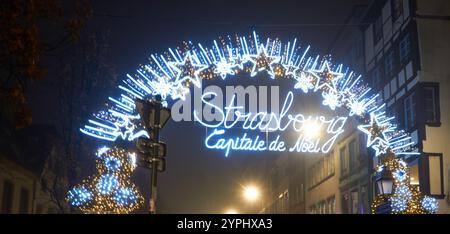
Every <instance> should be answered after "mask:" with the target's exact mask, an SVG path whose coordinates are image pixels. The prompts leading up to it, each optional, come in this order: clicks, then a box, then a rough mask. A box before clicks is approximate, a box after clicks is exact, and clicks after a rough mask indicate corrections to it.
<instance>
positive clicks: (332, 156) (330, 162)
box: [328, 151, 334, 175]
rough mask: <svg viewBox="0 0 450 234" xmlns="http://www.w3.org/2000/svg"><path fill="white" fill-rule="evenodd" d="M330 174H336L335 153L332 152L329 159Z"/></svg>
mask: <svg viewBox="0 0 450 234" xmlns="http://www.w3.org/2000/svg"><path fill="white" fill-rule="evenodd" d="M328 174H330V175H331V174H334V152H333V151H331V153H330V156H329V158H328Z"/></svg>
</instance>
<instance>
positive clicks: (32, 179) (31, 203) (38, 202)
mask: <svg viewBox="0 0 450 234" xmlns="http://www.w3.org/2000/svg"><path fill="white" fill-rule="evenodd" d="M0 168H1V170H0V209H1V210H0V213H2V214H43V213H45V214H52V213H56V212H57V208H56V206H55V203H54V202H53V200H52V199H51V198H50V195H49V194H48V192H44V190H43V189H42V187H41V180H40V178H39V177H38V176H36V174H35V173H34V172H32V171H30V170H28V169H26V168H24V167H23V166H21V165H20V164H17V163H15V162H13V161H11V160H8V159H7V158H6V157H3V156H0Z"/></svg>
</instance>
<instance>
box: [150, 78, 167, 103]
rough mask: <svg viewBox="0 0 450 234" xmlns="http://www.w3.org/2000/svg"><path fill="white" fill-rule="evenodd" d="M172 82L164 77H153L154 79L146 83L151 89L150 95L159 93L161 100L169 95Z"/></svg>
mask: <svg viewBox="0 0 450 234" xmlns="http://www.w3.org/2000/svg"><path fill="white" fill-rule="evenodd" d="M172 83H173V82H170V81H169V79H168V78H166V77H155V79H154V80H152V81H150V82H149V83H148V84H149V85H150V88H151V89H152V95H158V94H159V95H161V98H162V99H163V100H165V99H166V97H167V96H168V95H170V92H171V87H172Z"/></svg>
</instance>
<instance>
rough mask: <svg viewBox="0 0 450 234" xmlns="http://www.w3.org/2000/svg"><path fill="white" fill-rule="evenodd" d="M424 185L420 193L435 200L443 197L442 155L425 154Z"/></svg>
mask: <svg viewBox="0 0 450 234" xmlns="http://www.w3.org/2000/svg"><path fill="white" fill-rule="evenodd" d="M424 157H425V160H424V161H423V162H424V164H425V165H424V166H425V174H426V176H425V178H424V179H425V185H421V187H422V191H424V192H425V194H427V195H431V196H435V197H437V198H443V197H444V173H443V159H442V157H443V155H442V154H440V153H425V155H424Z"/></svg>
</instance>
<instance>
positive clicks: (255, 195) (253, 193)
mask: <svg viewBox="0 0 450 234" xmlns="http://www.w3.org/2000/svg"><path fill="white" fill-rule="evenodd" d="M243 195H244V198H245V200H247V201H249V202H255V201H257V200H258V199H259V197H260V195H261V192H260V191H259V189H258V188H257V187H256V186H254V185H249V186H246V187H244V191H243Z"/></svg>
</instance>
